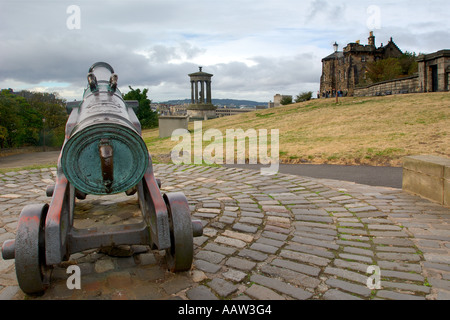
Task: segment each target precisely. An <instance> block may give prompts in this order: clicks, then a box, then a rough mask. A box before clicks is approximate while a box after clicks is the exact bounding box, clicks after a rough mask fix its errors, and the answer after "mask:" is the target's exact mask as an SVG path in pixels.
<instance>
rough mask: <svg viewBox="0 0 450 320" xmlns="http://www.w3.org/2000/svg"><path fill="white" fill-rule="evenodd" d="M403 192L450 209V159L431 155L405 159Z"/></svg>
mask: <svg viewBox="0 0 450 320" xmlns="http://www.w3.org/2000/svg"><path fill="white" fill-rule="evenodd" d="M403 190H405V191H408V192H410V193H413V194H416V195H419V196H421V197H423V198H426V199H429V200H431V201H434V202H437V203H439V204H441V205H444V206H448V207H450V159H448V158H443V157H437V156H431V155H422V156H412V157H405V158H404V161H403Z"/></svg>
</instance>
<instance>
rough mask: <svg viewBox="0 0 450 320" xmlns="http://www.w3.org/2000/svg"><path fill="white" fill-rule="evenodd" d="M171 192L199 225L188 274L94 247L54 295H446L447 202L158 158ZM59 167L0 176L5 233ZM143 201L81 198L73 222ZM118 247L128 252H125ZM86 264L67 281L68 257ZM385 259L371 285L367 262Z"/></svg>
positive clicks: (131, 212) (1, 277)
mask: <svg viewBox="0 0 450 320" xmlns="http://www.w3.org/2000/svg"><path fill="white" fill-rule="evenodd" d="M155 172H156V175H157V177H158V178H160V179H161V180H162V182H163V186H162V190H163V191H164V192H173V191H182V192H184V193H185V194H186V196H187V197H188V199H189V203H190V206H191V210H192V215H193V217H195V218H197V219H201V220H202V221H203V223H204V226H205V228H204V235H203V236H202V237H200V238H196V239H195V258H194V265H193V268H192V270H191V271H190V272H184V273H181V274H172V273H170V272H168V271H167V270H166V269H167V268H166V266H165V259H164V252H159V251H149V248H148V247H145V246H133V247H131V248H128V247H122V248H120V249H121V250H115V252H111V251H109V252H107V251H103V252H99V251H98V250H90V251H87V252H83V253H79V254H74V255H72V257H71V259H70V262H69V263H66V264H64V265H61V266H57V267H55V268H54V270H53V273H52V282H51V286H50V288H49V289H48V290H47V291H46V293H45V294H44V295H43V296H41V297H26V298H27V299H32V300H33V299H36V300H55V299H187V300H197V299H203V300H214V299H242V300H244V299H252V300H275V299H288V300H292V299H294V300H305V299H313V300H314V299H332V300H337V299H364V300H368V299H394V300H399V299H401V300H403V299H450V232H449V231H450V209H448V208H444V207H442V206H440V205H437V204H434V203H431V202H429V201H427V200H423V199H421V198H419V197H416V196H413V195H410V194H407V193H404V192H402V190H400V189H390V188H384V187H371V186H366V185H358V184H354V183H348V182H341V181H336V180H322V179H314V178H305V177H300V176H294V175H286V174H279V175H277V176H274V177H267V176H261V175H260V174H259V172H258V171H251V170H243V169H237V168H211V167H196V166H174V165H155ZM54 178H55V169H40V170H31V171H22V172H16V173H6V174H3V175H0V243H3V241H5V240H7V239H11V238H14V233H15V229H16V226H17V220H18V215H19V213H20V211H21V210H22V208H23V207H24V205H26V204H29V203H43V202H49V199H48V198H47V197H46V196H45V192H44V190H45V188H46V186H47V185H48V184H52V183H53V180H54ZM138 215H139V212H138V209H137V205H136V199H135V198H134V197H132V198H128V197H124V196H122V195H119V196H115V197H103V198H96V197H92V196H88V198H87V200H85V201H79V202H78V203H77V209H76V213H75V217H76V218H75V219H76V220H75V221H76V222H75V226H76V227H78V228H88V227H94V226H98V225H101V224H105V223H107V224H118V223H121V224H122V223H132V222H134V221H136V219H138ZM118 256H122V257H118ZM69 264H77V265H78V266H80V268H81V273H82V275H81V289H80V290H69V289H68V288H67V285H66V281H67V278H68V276H69V275H68V274H66V269H65V268H66V267H67V266H68V265H69ZM372 265H377V266H378V267H379V268H380V269H381V278H382V282H381V286H382V288H381V289H379V290H370V289H369V288H368V287H367V280H368V277H369V276H370V274H368V273H367V268H368V267H369V266H372ZM24 298H25V296H24V294H23V293H22V291H21V290H20V289H19V288H18V286H17V281H16V277H15V271H14V261H10V260H8V261H5V260H1V258H0V299H9V300H11V299H13V300H17V299H24Z"/></svg>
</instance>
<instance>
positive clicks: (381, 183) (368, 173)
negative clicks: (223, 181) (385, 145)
mask: <svg viewBox="0 0 450 320" xmlns="http://www.w3.org/2000/svg"><path fill="white" fill-rule="evenodd" d="M225 167H228V168H241V169H251V170H260V168H261V167H264V166H262V165H249V164H245V165H239V164H236V165H225ZM266 167H267V166H266ZM279 172H280V173H286V174H293V175H297V176H303V177H311V178H319V179H333V180H340V181H349V182H356V183H359V184H366V185H369V186H375V187H389V188H398V189H401V188H402V180H403V168H397V167H373V166H341V165H334V164H319V165H317V164H280V167H279Z"/></svg>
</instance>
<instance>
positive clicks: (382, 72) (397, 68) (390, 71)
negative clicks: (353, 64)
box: [367, 58, 402, 83]
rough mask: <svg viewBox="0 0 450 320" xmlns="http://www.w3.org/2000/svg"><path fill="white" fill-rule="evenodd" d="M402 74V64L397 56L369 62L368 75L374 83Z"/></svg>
mask: <svg viewBox="0 0 450 320" xmlns="http://www.w3.org/2000/svg"><path fill="white" fill-rule="evenodd" d="M401 75H402V66H401V64H400V61H399V59H397V58H387V59H382V60H378V61H374V62H372V63H368V64H367V76H368V77H369V79H370V80H371V81H372V82H374V83H376V82H380V81H387V80H392V79H396V78H399V77H400V76H401Z"/></svg>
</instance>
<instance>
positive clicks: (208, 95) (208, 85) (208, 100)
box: [206, 81, 212, 104]
mask: <svg viewBox="0 0 450 320" xmlns="http://www.w3.org/2000/svg"><path fill="white" fill-rule="evenodd" d="M206 103H207V104H212V100H211V81H207V82H206Z"/></svg>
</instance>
